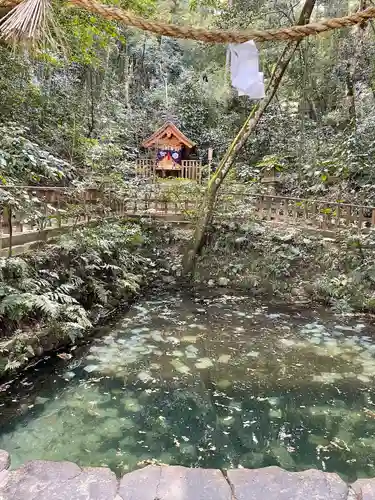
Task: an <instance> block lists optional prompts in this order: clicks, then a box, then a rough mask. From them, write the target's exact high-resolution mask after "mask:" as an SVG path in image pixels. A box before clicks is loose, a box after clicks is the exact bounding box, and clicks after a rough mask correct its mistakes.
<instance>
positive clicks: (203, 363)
mask: <svg viewBox="0 0 375 500" xmlns="http://www.w3.org/2000/svg"><path fill="white" fill-rule="evenodd" d="M195 366H196V368H198V370H205V369H206V368H210V367H211V366H214V364H213V362H212V361H211V360H210V358H200V359H199V361H198V363H195Z"/></svg>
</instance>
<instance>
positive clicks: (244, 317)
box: [0, 296, 375, 479]
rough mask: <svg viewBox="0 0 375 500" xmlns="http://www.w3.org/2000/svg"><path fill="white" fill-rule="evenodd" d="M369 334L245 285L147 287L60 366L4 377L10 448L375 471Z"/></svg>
mask: <svg viewBox="0 0 375 500" xmlns="http://www.w3.org/2000/svg"><path fill="white" fill-rule="evenodd" d="M372 334H373V330H371V328H370V327H369V326H367V325H366V324H364V323H360V322H356V321H344V320H340V321H338V319H337V318H335V317H329V316H327V315H322V314H318V313H314V312H310V313H303V314H302V313H296V312H293V311H283V312H281V313H280V312H274V311H272V312H270V311H269V310H268V309H267V308H264V307H258V306H256V305H254V303H253V302H250V301H249V300H248V299H241V298H239V297H224V298H222V299H203V298H200V299H199V300H192V299H189V298H181V297H178V296H177V297H176V296H175V297H167V298H166V299H165V300H164V299H163V300H158V301H149V302H146V303H144V304H142V305H140V306H135V307H134V308H133V309H132V310H131V311H130V313H129V314H128V315H127V316H126V317H125V318H124V319H123V320H122V321H120V322H119V323H118V324H117V325H115V327H114V328H112V329H111V330H110V331H109V332H108V333H107V334H106V335H104V336H103V337H102V338H100V339H97V340H96V341H95V342H94V343H93V344H92V345H91V347H90V348H89V350H88V352H87V353H85V355H83V356H78V355H77V356H76V357H75V358H74V359H72V360H71V361H70V362H69V363H66V364H65V366H64V367H63V369H60V368H59V369H57V368H56V369H53V368H51V367H50V368H48V369H49V370H50V371H47V372H46V371H41V373H40V376H39V377H37V378H34V379H24V380H21V382H20V383H19V385H18V387H17V386H16V385H15V386H11V387H10V388H9V389H7V391H6V392H5V393H4V395H3V398H2V401H1V404H2V406H1V407H0V411H1V416H0V425H1V429H2V433H1V436H0V448H4V449H7V450H8V451H10V452H11V454H12V457H13V465H18V464H19V463H21V462H24V461H25V460H26V459H31V458H44V459H55V460H57V459H69V460H72V461H76V462H78V463H80V464H82V465H108V466H110V467H111V468H113V469H114V470H116V471H118V472H119V473H120V472H122V471H124V470H129V469H132V468H135V467H136V466H137V464H138V463H139V462H141V461H143V460H149V459H156V460H158V461H160V462H162V463H178V464H182V465H187V466H202V467H238V466H243V467H262V466H266V465H280V466H281V467H284V468H286V469H290V470H301V469H305V468H310V467H315V468H320V469H323V470H327V471H337V472H340V473H341V474H342V475H343V476H344V477H347V478H350V479H353V478H354V477H357V476H365V475H372V476H373V475H374V463H375V434H374V432H375V413H374V414H373V413H372V410H371V409H374V411H375V404H374V403H375V396H374V394H375V393H374V383H373V382H374V376H375V363H374V358H373V357H374V349H375V343H374V342H373V341H372ZM46 370H47V368H46ZM21 385H22V387H23V388H22V390H21V391H20V386H21Z"/></svg>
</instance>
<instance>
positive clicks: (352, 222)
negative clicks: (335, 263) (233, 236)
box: [218, 191, 375, 231]
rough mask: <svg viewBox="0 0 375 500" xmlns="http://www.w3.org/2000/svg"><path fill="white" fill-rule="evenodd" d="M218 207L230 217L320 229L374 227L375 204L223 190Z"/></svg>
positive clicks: (360, 229) (359, 229)
mask: <svg viewBox="0 0 375 500" xmlns="http://www.w3.org/2000/svg"><path fill="white" fill-rule="evenodd" d="M218 210H219V212H220V213H221V214H222V215H225V214H227V215H230V217H232V218H240V219H244V218H249V217H250V218H251V217H253V218H255V219H257V220H267V221H274V222H278V223H280V222H284V223H287V224H289V225H300V226H309V227H314V228H316V229H322V230H334V231H337V230H341V229H352V230H358V231H363V230H366V229H368V228H370V227H372V226H375V207H372V206H365V205H354V204H353V205H352V204H348V203H338V202H332V201H327V200H309V199H304V198H289V197H284V196H269V195H264V196H261V195H246V194H239V193H231V192H230V191H227V192H223V193H222V194H221V195H220V197H219V200H218Z"/></svg>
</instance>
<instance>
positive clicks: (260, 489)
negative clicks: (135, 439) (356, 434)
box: [0, 450, 375, 500]
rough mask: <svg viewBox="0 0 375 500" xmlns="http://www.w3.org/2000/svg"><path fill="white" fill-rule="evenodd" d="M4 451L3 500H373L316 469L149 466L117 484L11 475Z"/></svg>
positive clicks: (68, 474) (60, 470) (51, 465)
mask: <svg viewBox="0 0 375 500" xmlns="http://www.w3.org/2000/svg"><path fill="white" fill-rule="evenodd" d="M9 466H10V460H9V455H8V453H7V452H5V451H1V450H0V500H374V499H375V479H360V480H358V481H356V482H355V483H354V484H353V485H348V484H346V483H345V482H344V481H343V480H342V479H341V478H340V477H339V476H338V475H337V474H333V473H327V472H322V471H318V470H315V469H311V470H307V471H303V472H287V471H285V470H283V469H280V468H279V467H266V468H264V469H231V470H227V471H222V470H214V469H200V468H186V467H180V466H168V465H160V466H159V465H148V466H146V467H144V468H142V469H138V470H136V471H133V472H130V473H128V474H125V475H124V476H123V477H122V478H121V479H117V478H116V476H115V474H114V473H113V472H112V471H111V470H110V469H108V468H106V467H83V468H80V467H78V465H75V464H73V463H72V462H49V461H44V460H33V461H30V462H27V463H26V464H25V465H23V466H22V467H20V468H18V469H14V470H10V469H9Z"/></svg>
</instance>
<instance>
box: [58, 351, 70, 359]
mask: <svg viewBox="0 0 375 500" xmlns="http://www.w3.org/2000/svg"><path fill="white" fill-rule="evenodd" d="M57 356H58V357H59V358H61V359H64V360H67V359H71V358H72V357H73V356H72V355H71V354H68V353H67V352H60V354H58V355H57Z"/></svg>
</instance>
